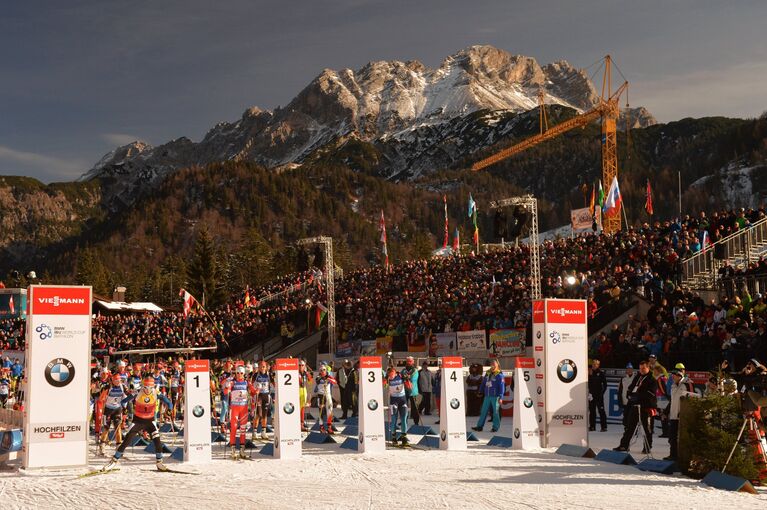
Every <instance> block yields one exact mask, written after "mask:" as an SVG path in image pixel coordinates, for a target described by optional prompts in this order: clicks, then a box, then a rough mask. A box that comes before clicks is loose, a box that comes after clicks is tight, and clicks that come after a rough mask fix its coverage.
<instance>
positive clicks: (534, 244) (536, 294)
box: [490, 195, 541, 299]
mask: <svg viewBox="0 0 767 510" xmlns="http://www.w3.org/2000/svg"><path fill="white" fill-rule="evenodd" d="M517 205H518V206H521V207H524V208H525V209H526V210H527V211H529V212H530V236H529V237H528V247H529V249H530V280H531V281H530V297H531V299H541V259H540V257H539V255H538V248H539V242H538V200H537V199H536V198H535V197H534V196H532V195H525V196H521V197H511V198H504V199H503V200H495V201H493V202H490V209H491V210H493V209H501V208H504V207H509V206H517Z"/></svg>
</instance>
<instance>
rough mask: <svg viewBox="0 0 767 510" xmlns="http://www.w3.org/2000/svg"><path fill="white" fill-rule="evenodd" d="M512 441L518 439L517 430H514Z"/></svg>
mask: <svg viewBox="0 0 767 510" xmlns="http://www.w3.org/2000/svg"><path fill="white" fill-rule="evenodd" d="M514 439H519V429H514Z"/></svg>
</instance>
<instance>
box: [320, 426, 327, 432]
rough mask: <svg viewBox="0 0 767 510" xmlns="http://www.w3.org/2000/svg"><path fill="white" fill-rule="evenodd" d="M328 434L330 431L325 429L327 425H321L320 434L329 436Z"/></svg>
mask: <svg viewBox="0 0 767 510" xmlns="http://www.w3.org/2000/svg"><path fill="white" fill-rule="evenodd" d="M327 433H328V431H327V429H326V428H325V425H320V434H327Z"/></svg>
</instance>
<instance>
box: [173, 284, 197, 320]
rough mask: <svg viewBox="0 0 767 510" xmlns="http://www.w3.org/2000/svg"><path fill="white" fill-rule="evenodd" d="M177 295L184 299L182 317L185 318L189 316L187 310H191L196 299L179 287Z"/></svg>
mask: <svg viewBox="0 0 767 510" xmlns="http://www.w3.org/2000/svg"><path fill="white" fill-rule="evenodd" d="M178 295H179V296H181V298H182V299H183V300H184V318H185V319H186V318H187V317H188V316H189V312H190V311H191V310H192V305H193V304H194V303H195V302H196V301H197V300H196V299H195V298H194V296H192V295H191V294H190V293H188V292H187V291H185V290H184V289H181V291H180V292H179V293H178Z"/></svg>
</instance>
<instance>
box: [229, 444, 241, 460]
mask: <svg viewBox="0 0 767 510" xmlns="http://www.w3.org/2000/svg"><path fill="white" fill-rule="evenodd" d="M230 458H231V459H232V460H237V459H238V458H239V456H238V455H237V448H235V447H234V446H232V452H231V454H230Z"/></svg>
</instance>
